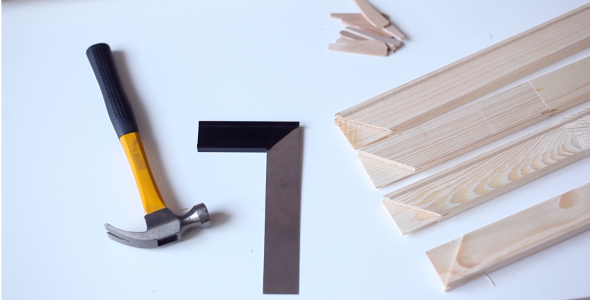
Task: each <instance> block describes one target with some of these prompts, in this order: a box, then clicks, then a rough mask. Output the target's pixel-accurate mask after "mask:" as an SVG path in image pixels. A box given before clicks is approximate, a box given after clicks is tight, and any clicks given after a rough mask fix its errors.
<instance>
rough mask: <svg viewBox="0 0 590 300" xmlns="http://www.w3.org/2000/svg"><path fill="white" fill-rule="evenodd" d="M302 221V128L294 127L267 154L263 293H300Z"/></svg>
mask: <svg viewBox="0 0 590 300" xmlns="http://www.w3.org/2000/svg"><path fill="white" fill-rule="evenodd" d="M300 224H301V145H300V128H296V129H294V130H293V131H291V132H290V133H289V134H288V135H287V136H285V137H284V138H283V139H281V140H280V141H279V142H278V143H277V144H275V145H274V146H273V147H272V148H271V149H270V150H268V154H267V158H266V211H265V226H264V228H265V229H264V230H265V232H264V277H263V288H262V289H263V293H264V294H299V244H300V242H299V237H300Z"/></svg>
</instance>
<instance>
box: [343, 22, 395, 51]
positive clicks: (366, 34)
mask: <svg viewBox="0 0 590 300" xmlns="http://www.w3.org/2000/svg"><path fill="white" fill-rule="evenodd" d="M345 30H346V31H348V32H351V33H354V34H356V35H360V36H362V37H364V38H366V39H369V40H374V41H379V42H383V43H386V44H388V45H391V46H394V47H396V48H399V46H401V44H402V43H401V42H400V41H398V40H396V39H392V38H388V37H382V36H378V35H376V34H372V33H370V32H366V31H362V30H360V29H356V28H353V27H346V29H345Z"/></svg>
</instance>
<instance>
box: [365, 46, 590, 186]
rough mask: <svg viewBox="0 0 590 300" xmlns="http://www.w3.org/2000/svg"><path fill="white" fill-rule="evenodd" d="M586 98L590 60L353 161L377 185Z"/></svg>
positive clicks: (382, 145) (434, 122) (444, 118)
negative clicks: (356, 161)
mask: <svg viewBox="0 0 590 300" xmlns="http://www.w3.org/2000/svg"><path fill="white" fill-rule="evenodd" d="M588 100H590V57H587V58H584V59H582V60H579V61H577V62H575V63H573V64H570V65H568V66H565V67H563V68H560V69H558V70H556V71H553V72H550V73H548V74H546V75H544V76H541V77H538V78H536V79H533V80H530V81H528V82H525V83H523V84H521V85H518V86H516V87H514V88H512V89H510V90H507V91H505V92H502V93H499V94H497V95H495V96H493V97H490V98H487V99H485V100H483V101H481V102H478V103H469V104H467V105H466V106H464V107H461V108H460V109H458V110H456V111H453V112H451V113H449V114H446V115H443V116H441V117H439V118H436V119H433V120H430V121H428V122H426V123H424V124H421V125H418V126H416V127H414V128H411V129H409V130H407V131H405V132H404V133H403V134H401V135H396V136H392V137H388V138H386V139H384V140H382V141H381V142H379V143H375V144H373V145H370V146H367V147H365V148H362V149H361V150H359V153H358V155H359V160H360V161H361V162H362V163H363V166H364V167H365V169H366V171H367V173H368V174H369V177H370V178H371V180H372V181H373V184H374V185H375V187H382V186H385V185H388V184H390V183H393V182H395V181H397V180H400V179H402V178H405V177H408V176H410V175H413V174H416V173H418V172H421V171H424V170H426V169H428V168H430V167H433V166H435V165H437V164H439V163H441V162H444V161H447V160H449V159H451V158H454V157H457V156H459V155H461V154H463V153H466V152H468V151H471V150H472V149H475V148H477V147H479V146H481V145H485V144H487V143H489V142H492V141H495V140H497V139H499V138H501V137H504V136H506V135H508V134H511V133H513V132H515V131H517V130H520V129H522V128H524V127H526V126H529V125H531V124H534V123H537V122H539V121H541V120H545V119H547V118H549V117H551V116H553V115H555V114H557V113H560V112H562V111H564V110H566V109H568V108H571V107H573V106H575V105H578V104H580V103H582V102H584V101H588ZM400 169H402V170H400Z"/></svg>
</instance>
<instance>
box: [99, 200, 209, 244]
mask: <svg viewBox="0 0 590 300" xmlns="http://www.w3.org/2000/svg"><path fill="white" fill-rule="evenodd" d="M144 218H145V223H146V225H147V230H146V231H144V232H132V231H126V230H122V229H119V228H117V227H114V226H112V225H111V224H108V223H107V224H105V227H106V229H107V231H108V232H107V235H108V236H109V238H110V239H111V240H113V241H116V242H119V243H121V244H125V245H127V246H132V247H138V248H156V247H159V246H163V245H166V244H170V243H174V242H177V241H179V240H180V238H181V235H182V233H183V232H184V231H185V230H187V229H189V228H193V227H201V228H205V227H209V226H210V225H211V221H210V220H209V212H208V211H207V207H206V206H205V204H203V203H201V204H197V205H195V206H193V208H192V209H191V210H190V211H189V212H187V213H186V214H184V215H182V216H177V215H175V214H174V213H173V212H172V211H170V210H169V209H168V208H164V209H160V210H158V211H155V212H153V213H150V214H147V215H145V217H144Z"/></svg>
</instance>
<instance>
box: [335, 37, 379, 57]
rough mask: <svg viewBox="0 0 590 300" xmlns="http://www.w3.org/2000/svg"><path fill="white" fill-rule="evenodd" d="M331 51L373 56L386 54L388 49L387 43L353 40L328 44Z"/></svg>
mask: <svg viewBox="0 0 590 300" xmlns="http://www.w3.org/2000/svg"><path fill="white" fill-rule="evenodd" d="M329 49H330V50H332V51H340V52H349V53H357V54H366V55H374V56H387V54H388V51H389V49H388V48H387V45H385V44H384V43H382V42H378V41H353V42H343V43H336V44H330V46H329Z"/></svg>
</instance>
